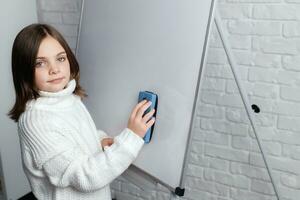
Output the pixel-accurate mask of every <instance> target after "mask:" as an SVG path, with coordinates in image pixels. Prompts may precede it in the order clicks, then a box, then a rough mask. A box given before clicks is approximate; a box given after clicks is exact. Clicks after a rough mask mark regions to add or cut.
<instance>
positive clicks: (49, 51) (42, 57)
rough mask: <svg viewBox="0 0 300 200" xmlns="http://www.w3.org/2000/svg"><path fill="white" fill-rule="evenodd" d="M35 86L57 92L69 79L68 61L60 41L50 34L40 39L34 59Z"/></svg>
mask: <svg viewBox="0 0 300 200" xmlns="http://www.w3.org/2000/svg"><path fill="white" fill-rule="evenodd" d="M34 79H35V87H36V88H37V89H38V90H42V91H46V92H58V91H60V90H62V89H64V88H65V86H66V85H67V84H68V82H69V80H70V63H69V60H68V58H67V54H66V52H65V50H64V48H63V47H62V46H61V45H60V43H59V42H58V41H57V40H55V39H54V38H53V37H51V36H47V37H46V38H45V39H43V40H42V42H41V45H40V47H39V50H38V54H37V57H36V60H35V74H34Z"/></svg>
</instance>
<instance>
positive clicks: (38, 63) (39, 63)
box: [34, 61, 45, 67]
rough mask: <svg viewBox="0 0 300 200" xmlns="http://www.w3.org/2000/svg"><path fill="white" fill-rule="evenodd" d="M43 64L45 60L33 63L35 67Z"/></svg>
mask: <svg viewBox="0 0 300 200" xmlns="http://www.w3.org/2000/svg"><path fill="white" fill-rule="evenodd" d="M44 65H45V62H44V61H36V63H35V65H34V66H35V67H42V66H44Z"/></svg>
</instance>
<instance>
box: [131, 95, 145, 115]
mask: <svg viewBox="0 0 300 200" xmlns="http://www.w3.org/2000/svg"><path fill="white" fill-rule="evenodd" d="M146 102H147V100H146V99H144V100H143V101H141V102H139V103H138V104H137V105H136V106H135V107H134V108H133V110H132V112H131V117H135V116H136V113H137V111H138V109H139V108H140V107H141V106H143V105H144V104H145V103H146Z"/></svg>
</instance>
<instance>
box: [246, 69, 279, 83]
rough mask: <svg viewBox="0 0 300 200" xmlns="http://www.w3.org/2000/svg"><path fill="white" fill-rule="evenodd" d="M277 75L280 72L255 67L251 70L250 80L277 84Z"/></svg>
mask: <svg viewBox="0 0 300 200" xmlns="http://www.w3.org/2000/svg"><path fill="white" fill-rule="evenodd" d="M277 74H278V72H277V71H274V70H272V69H264V68H258V67H253V68H250V69H249V75H248V76H249V77H248V79H249V81H253V82H257V81H260V82H265V83H276V82H277Z"/></svg>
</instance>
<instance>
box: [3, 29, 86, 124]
mask: <svg viewBox="0 0 300 200" xmlns="http://www.w3.org/2000/svg"><path fill="white" fill-rule="evenodd" d="M47 36H51V37H53V38H54V39H56V40H57V41H58V42H59V43H60V45H61V46H62V47H63V48H64V50H65V51H66V54H67V58H68V60H69V63H70V74H71V78H74V79H75V81H76V88H75V91H74V92H73V93H74V94H76V95H78V96H80V97H81V98H83V97H86V96H87V95H86V93H85V92H84V90H83V89H82V87H81V86H80V85H79V64H78V62H77V60H76V58H75V55H74V54H73V52H72V50H71V49H70V47H69V45H68V44H67V42H66V41H65V39H64V38H63V36H62V35H61V34H60V33H59V32H58V31H57V30H56V29H55V28H53V27H52V26H50V25H47V24H31V25H29V26H26V27H25V28H23V29H22V30H21V31H20V32H19V33H18V35H17V36H16V38H15V40H14V44H13V47H12V57H11V59H12V60H11V61H12V74H13V80H14V87H15V93H16V101H15V104H14V106H13V108H12V109H11V110H10V111H9V113H8V115H9V116H10V118H11V119H13V120H14V121H15V122H18V119H19V117H20V115H21V114H22V113H23V112H24V110H25V107H26V102H27V101H28V100H30V99H37V98H38V97H39V94H38V92H37V91H36V90H35V89H34V72H35V67H34V66H35V59H36V56H37V53H38V49H39V46H40V44H41V42H42V40H43V39H44V38H46V37H47Z"/></svg>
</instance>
